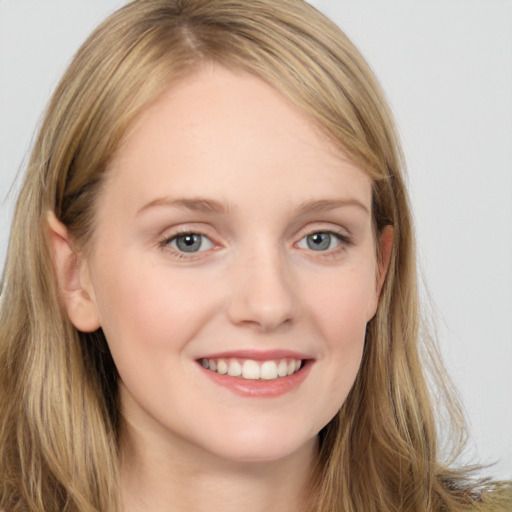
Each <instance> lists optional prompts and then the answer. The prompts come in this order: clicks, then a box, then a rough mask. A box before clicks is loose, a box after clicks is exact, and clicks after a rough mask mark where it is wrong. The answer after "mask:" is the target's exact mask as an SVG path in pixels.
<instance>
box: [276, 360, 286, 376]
mask: <svg viewBox="0 0 512 512" xmlns="http://www.w3.org/2000/svg"><path fill="white" fill-rule="evenodd" d="M277 375H279V377H286V376H287V375H288V363H287V362H286V360H285V359H283V360H281V361H279V365H278V366H277Z"/></svg>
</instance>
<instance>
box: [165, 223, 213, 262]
mask: <svg viewBox="0 0 512 512" xmlns="http://www.w3.org/2000/svg"><path fill="white" fill-rule="evenodd" d="M207 231H208V229H201V228H196V227H193V226H189V225H186V226H178V227H176V228H174V229H167V230H166V231H165V233H164V234H162V236H161V237H160V239H159V241H158V247H159V248H161V249H162V250H164V251H166V252H167V253H170V254H172V255H173V256H174V257H176V258H178V259H184V260H197V259H200V258H202V257H204V256H206V254H208V253H209V252H210V251H212V250H215V249H217V248H219V247H220V244H219V243H218V242H217V241H216V240H215V238H214V237H213V236H211V235H210V234H208V233H207ZM184 235H198V236H201V237H203V238H205V239H207V240H208V241H209V243H210V244H211V246H210V247H208V248H206V249H204V250H200V251H193V252H185V251H180V250H179V249H178V248H177V247H172V245H171V243H172V242H173V241H175V240H176V239H177V238H178V237H180V236H184Z"/></svg>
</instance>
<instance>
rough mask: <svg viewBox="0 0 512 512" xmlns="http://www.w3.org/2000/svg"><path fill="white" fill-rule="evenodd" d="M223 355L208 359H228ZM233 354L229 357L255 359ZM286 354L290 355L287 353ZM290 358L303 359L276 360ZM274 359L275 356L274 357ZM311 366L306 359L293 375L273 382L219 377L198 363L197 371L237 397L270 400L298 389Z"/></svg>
mask: <svg viewBox="0 0 512 512" xmlns="http://www.w3.org/2000/svg"><path fill="white" fill-rule="evenodd" d="M225 354H227V353H224V354H223V355H222V356H217V355H215V356H210V359H216V358H219V359H221V358H228V356H226V355H225ZM233 354H236V355H234V356H229V357H235V358H241V359H256V358H254V357H247V356H244V357H242V356H241V355H240V354H241V352H233ZM287 354H290V353H289V352H287ZM285 357H290V358H292V357H293V358H294V359H303V358H300V357H295V356H290V355H288V356H279V357H278V359H281V358H285ZM274 358H276V356H274ZM258 359H272V357H265V358H258ZM312 366H313V360H312V359H307V360H305V361H303V363H302V368H301V369H300V370H298V371H297V372H296V373H294V374H293V375H289V376H288V377H279V378H277V379H274V380H250V379H243V378H242V377H231V376H229V375H221V374H220V373H217V372H213V371H211V370H207V369H206V368H203V367H202V366H201V364H200V362H198V367H199V369H200V370H201V371H202V372H203V373H204V374H205V376H207V377H208V378H210V379H211V380H212V381H213V382H214V383H216V384H218V385H220V386H223V387H225V388H227V389H229V390H230V391H231V392H233V393H236V394H237V395H240V396H244V397H256V398H272V397H278V396H281V395H284V394H285V393H288V392H290V391H292V390H294V389H296V388H298V387H299V385H300V384H301V383H302V382H303V381H304V380H305V379H306V377H307V376H308V374H309V371H310V370H311V367H312Z"/></svg>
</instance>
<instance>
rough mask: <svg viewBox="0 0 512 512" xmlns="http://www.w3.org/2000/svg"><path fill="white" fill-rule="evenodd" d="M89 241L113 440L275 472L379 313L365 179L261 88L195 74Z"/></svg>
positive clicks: (112, 185)
mask: <svg viewBox="0 0 512 512" xmlns="http://www.w3.org/2000/svg"><path fill="white" fill-rule="evenodd" d="M92 244H93V245H92V252H91V256H90V257H89V259H87V260H86V262H85V267H84V271H83V272H82V286H83V288H84V290H85V291H86V292H87V296H88V297H90V301H91V304H92V309H91V311H93V313H91V314H94V315H95V317H96V321H97V324H98V325H99V326H101V327H102V328H103V331H104V333H105V335H106V338H107V340H108V343H109V346H110V349H111V351H112V355H113V358H114V361H115V363H116V365H117V368H118V370H119V374H120V392H121V404H122V413H123V417H124V419H125V424H126V427H127V428H128V429H129V430H132V431H133V432H139V433H141V432H145V433H146V434H147V433H148V432H150V433H151V434H150V435H151V436H156V437H157V438H159V439H161V440H166V441H171V442H174V443H181V444H180V446H188V447H190V448H191V449H194V450H197V449H199V450H201V451H206V452H209V453H210V454H214V455H216V456H220V457H223V458H226V459H230V460H245V461H253V460H274V459H278V458H280V457H284V456H286V455H288V454H292V453H294V452H296V451H297V450H299V449H300V448H301V447H304V446H306V445H308V444H311V443H313V442H314V439H315V436H316V434H317V433H318V432H319V430H320V429H321V428H322V427H324V426H325V425H326V424H327V423H328V422H329V420H330V419H331V418H332V417H333V416H334V415H335V413H336V412H337V411H338V409H339V408H340V407H341V405H342V404H343V402H344V400H345V398H346V396H347V394H348V392H349V390H350V388H351V386H352V384H353V382H354V379H355V377H356V374H357V371H358V369H359V365H360V362H361V354H362V351H363V344H364V336H365V327H366V323H367V322H368V321H369V320H370V319H371V318H372V316H373V315H374V313H375V310H376V306H377V299H378V292H377V289H378V287H379V285H378V282H377V274H378V269H377V261H376V247H375V240H374V236H373V233H372V222H371V183H370V180H369V178H368V177H367V176H366V175H365V174H364V173H363V172H362V171H361V170H359V169H358V168H356V167H354V165H351V164H350V163H348V162H347V161H345V160H344V159H343V158H341V157H340V156H339V154H336V153H335V152H334V151H333V150H332V148H331V146H330V145H329V143H328V142H327V141H326V139H324V138H323V137H322V136H321V135H320V134H319V132H318V131H317V130H316V129H315V127H314V125H313V124H311V122H310V121H308V119H307V118H306V117H305V116H304V115H303V114H302V113H301V112H300V111H298V110H297V109H296V108H295V107H294V106H292V105H291V104H290V103H289V102H288V101H287V100H285V99H284V97H283V96H281V95H280V94H279V93H277V92H276V91H275V90H274V89H272V88H271V87H269V86H268V85H266V84H265V83H264V82H262V81H260V80H259V79H257V78H255V77H253V76H251V75H248V74H235V73H233V72H230V71H227V70H225V69H223V68H220V67H215V66H211V67H207V68H206V67H205V68H204V69H202V70H201V71H199V72H197V73H196V74H194V75H193V76H192V77H190V78H188V79H187V80H185V81H184V82H182V83H180V84H178V85H174V86H173V87H171V88H170V89H169V90H168V91H167V92H166V93H165V94H164V95H163V96H161V97H160V99H159V100H158V101H157V102H156V103H154V104H153V105H152V106H150V107H149V108H148V109H147V110H145V111H144V112H143V113H142V114H141V115H140V116H139V117H138V118H137V120H136V121H135V122H134V124H133V125H132V127H131V129H130V130H129V133H128V134H127V136H126V138H125V140H124V143H123V144H122V146H121V148H120V149H119V151H118V153H117V154H116V156H115V158H114V160H113V162H112V164H111V166H110V168H109V171H108V178H107V180H106V181H105V183H104V186H103V189H102V193H101V195H100V197H99V202H98V210H97V228H96V232H95V237H94V241H93V242H92ZM240 372H242V375H240Z"/></svg>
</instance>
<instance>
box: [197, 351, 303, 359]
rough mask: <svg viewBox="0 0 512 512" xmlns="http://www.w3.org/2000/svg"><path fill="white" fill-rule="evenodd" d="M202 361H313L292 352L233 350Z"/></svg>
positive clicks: (207, 357)
mask: <svg viewBox="0 0 512 512" xmlns="http://www.w3.org/2000/svg"><path fill="white" fill-rule="evenodd" d="M201 359H253V360H254V361H268V360H271V359H302V360H304V359H312V357H311V356H310V355H307V354H302V353H300V352H293V351H291V350H265V351H261V350H232V351H228V352H218V353H215V354H208V355H206V356H201V357H198V360H199V361H201Z"/></svg>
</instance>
